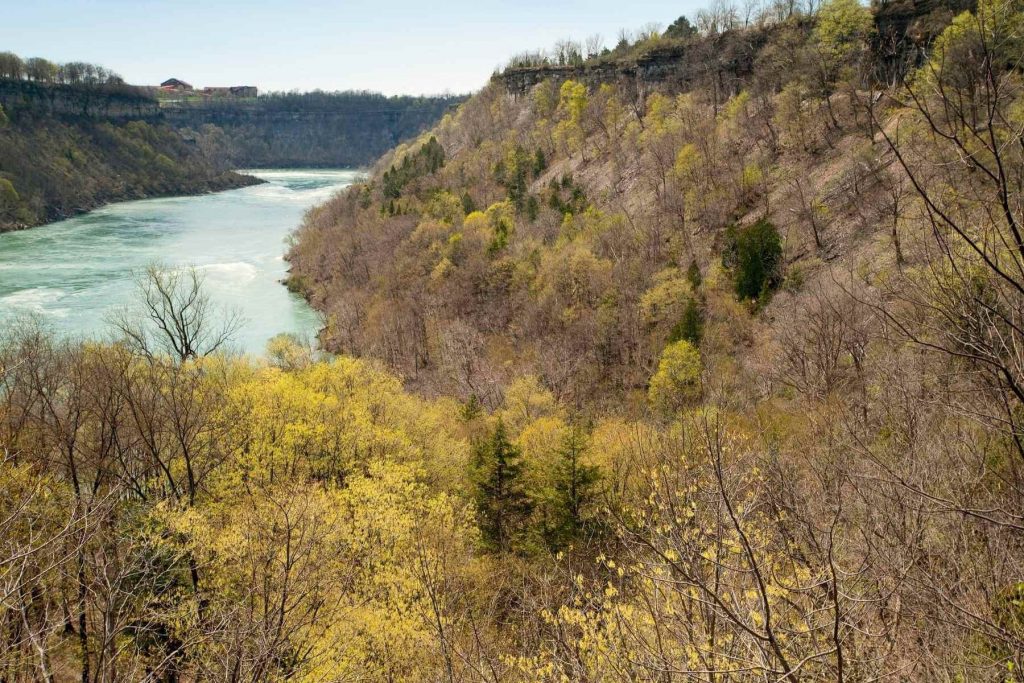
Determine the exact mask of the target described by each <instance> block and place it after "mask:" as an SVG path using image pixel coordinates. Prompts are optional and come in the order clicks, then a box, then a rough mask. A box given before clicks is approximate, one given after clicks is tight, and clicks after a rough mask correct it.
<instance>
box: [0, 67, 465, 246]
mask: <svg viewBox="0 0 1024 683" xmlns="http://www.w3.org/2000/svg"><path fill="white" fill-rule="evenodd" d="M463 99H464V98H461V97H429V98H427V97H424V98H421V97H385V96H383V95H376V94H372V93H307V94H301V95H300V94H291V93H289V94H280V95H269V96H264V97H260V98H259V99H258V100H230V99H226V100H221V101H217V102H210V103H198V104H168V103H164V106H161V103H160V102H159V101H158V100H157V99H156V98H155V97H153V95H152V92H151V91H150V89H148V88H139V87H133V86H127V85H119V84H118V85H93V86H86V85H65V84H56V83H40V82H34V81H27V80H11V79H0V231H2V230H11V229H17V228H24V227H31V226H34V225H39V224H41V223H45V222H49V221H54V220H60V219H62V218H67V217H69V216H72V215H75V214H78V213H82V212H84V211H88V210H91V209H94V208H97V207H99V206H102V205H103V204H107V203H110V202H115V201H122V200H128V199H141V198H146V197H155V196H165V195H180V194H198V193H204V192H212V191H218V190H224V189H230V188H233V187H239V186H243V185H247V184H251V183H254V182H258V181H256V179H254V178H251V177H248V176H243V175H240V174H238V173H234V172H233V170H232V169H235V168H261V167H262V168H269V167H304V166H305V167H355V166H365V165H369V164H370V163H372V162H373V161H375V160H376V159H377V158H378V157H379V156H380V155H381V154H383V153H384V152H386V151H387V150H388V149H390V148H392V147H394V146H395V145H396V144H398V143H399V142H401V141H402V140H405V139H407V138H410V137H414V136H415V135H417V134H419V133H420V132H421V131H423V130H425V129H426V128H428V127H430V126H431V125H433V124H434V123H435V122H436V121H437V120H438V119H439V118H440V117H441V116H442V115H443V114H444V113H445V112H446V111H447V110H448V109H449V108H450V107H454V106H456V105H457V104H458V103H459V102H461V101H462V100H463Z"/></svg>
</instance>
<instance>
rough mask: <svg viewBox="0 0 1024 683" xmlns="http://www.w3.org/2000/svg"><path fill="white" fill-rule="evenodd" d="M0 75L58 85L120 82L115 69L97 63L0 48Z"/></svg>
mask: <svg viewBox="0 0 1024 683" xmlns="http://www.w3.org/2000/svg"><path fill="white" fill-rule="evenodd" d="M0 78H7V79H11V80H16V81H36V82H38V83H53V84H58V85H86V86H97V87H98V86H123V85H125V81H124V79H123V78H121V76H120V75H119V74H117V73H114V72H113V71H111V70H110V69H107V68H106V67H102V66H99V65H98V64H89V63H88V62H67V63H65V64H60V63H57V62H51V61H50V60H48V59H43V58H42V57H30V58H28V59H24V58H22V57H19V56H18V55H16V54H14V53H13V52H0Z"/></svg>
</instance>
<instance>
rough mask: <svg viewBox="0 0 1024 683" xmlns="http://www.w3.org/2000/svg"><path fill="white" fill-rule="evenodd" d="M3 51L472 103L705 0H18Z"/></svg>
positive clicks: (225, 79) (11, 3)
mask: <svg viewBox="0 0 1024 683" xmlns="http://www.w3.org/2000/svg"><path fill="white" fill-rule="evenodd" d="M4 4H5V5H6V6H5V7H4V10H3V13H2V16H3V19H2V21H0V51H3V50H11V51H13V52H16V53H18V54H20V55H22V56H23V57H35V56H38V57H46V58H49V59H52V60H55V61H61V62H64V61H75V60H80V61H87V62H95V63H98V64H102V65H103V66H106V67H108V68H110V69H113V70H114V71H116V72H118V73H120V74H121V75H123V76H124V77H125V78H126V79H127V80H128V81H129V82H131V83H139V84H152V83H158V82H160V81H162V80H164V79H165V78H168V77H171V76H175V77H178V78H181V79H184V80H187V81H189V82H190V83H192V84H193V85H196V86H206V85H236V84H237V85H242V84H245V85H249V84H251V85H257V86H259V87H260V88H261V89H265V90H266V89H270V90H289V89H299V90H310V89H313V88H322V89H325V90H344V89H369V90H378V91H382V92H386V93H411V94H420V93H439V92H444V91H451V92H466V91H470V90H475V89H477V88H479V87H480V86H482V85H483V84H484V83H485V82H486V80H487V78H488V77H489V76H490V74H491V71H492V70H493V69H494V67H495V66H497V65H499V64H501V63H502V62H504V61H505V60H506V59H507V58H508V57H510V56H511V55H512V54H514V53H516V52H520V51H522V50H524V49H534V48H539V47H548V46H550V45H551V44H552V43H554V42H555V41H556V40H558V39H560V38H565V37H572V38H576V39H579V40H582V39H584V38H586V37H587V36H588V35H591V34H595V33H599V34H601V35H602V36H604V38H605V40H606V42H608V43H614V41H615V38H616V35H617V33H618V31H619V29H620V28H626V29H637V28H639V27H641V26H643V25H644V24H647V23H650V22H658V23H660V24H662V25H663V26H666V25H668V24H669V23H671V22H672V21H673V20H674V19H675V18H676V17H678V16H679V15H680V14H687V15H690V16H692V13H693V11H694V10H695V9H696V8H698V7H700V6H702V4H703V0H683V1H682V2H679V1H676V2H669V1H667V0H590V1H586V0H563V1H561V2H557V1H552V0H518V1H515V2H513V1H509V0H475V1H474V0H454V1H451V2H430V1H422V0H421V1H418V2H417V1H412V0H392V1H391V2H383V1H381V0H376V1H373V0H334V1H331V0H296V1H292V2H289V1H288V0H273V1H270V0H177V1H174V2H172V1H170V0H7V1H6V2H5V3H4Z"/></svg>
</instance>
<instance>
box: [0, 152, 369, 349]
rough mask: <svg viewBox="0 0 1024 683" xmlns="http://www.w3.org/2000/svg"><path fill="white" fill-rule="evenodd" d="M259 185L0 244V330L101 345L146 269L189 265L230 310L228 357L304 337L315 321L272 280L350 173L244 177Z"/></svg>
mask: <svg viewBox="0 0 1024 683" xmlns="http://www.w3.org/2000/svg"><path fill="white" fill-rule="evenodd" d="M244 172H245V173H251V174H253V175H256V176H259V177H260V178H263V179H264V180H266V181H267V183H265V184H263V185H255V186H252V187H246V188H242V189H239V190H230V191H227V192H220V193H217V194H211V195H203V196H199V197H175V198H168V199H147V200H143V201H135V202H123V203H120V204H112V205H110V206H106V207H104V208H102V209H98V210H96V211H93V212H92V213H89V214H85V215H82V216H78V217H75V218H71V219H69V220H66V221H61V222H59V223H53V224H50V225H46V226H42V227H39V228H32V229H31V230H23V231H19V232H12V233H5V234H0V326H4V325H7V324H10V322H11V321H13V320H14V319H16V318H17V317H18V316H22V315H24V314H26V313H30V314H37V315H39V316H40V317H41V318H42V319H43V320H44V321H46V322H47V323H48V324H49V325H50V326H51V327H53V328H54V329H55V330H56V331H57V332H59V333H63V334H66V335H70V336H75V337H85V336H97V335H103V334H104V333H105V332H106V330H107V325H106V322H105V316H106V315H107V314H108V313H109V312H110V311H111V310H113V309H115V308H118V307H120V306H124V305H126V304H128V303H130V302H131V301H132V297H133V296H134V281H133V279H132V277H133V276H132V274H133V272H134V271H138V270H139V269H141V268H144V267H145V266H146V265H147V264H148V263H151V262H153V261H162V262H164V263H167V264H169V265H172V266H185V265H195V266H197V267H199V268H200V269H201V270H202V271H203V273H204V275H205V278H206V283H207V288H208V291H209V293H210V296H211V298H212V299H213V300H214V301H215V302H216V303H217V304H218V305H222V306H229V307H233V308H237V309H240V310H241V312H242V315H243V316H244V317H245V320H246V323H245V326H244V327H243V329H242V330H241V331H240V332H239V333H238V334H237V335H236V338H235V347H236V348H237V349H238V350H242V351H248V352H251V353H261V352H262V351H263V349H264V346H265V344H266V342H267V340H268V339H269V338H270V337H273V336H274V335H275V334H278V333H280V332H294V333H299V334H307V335H312V334H313V333H314V332H315V331H316V328H317V326H318V320H317V317H316V314H315V313H314V312H313V311H312V310H311V309H310V308H309V307H308V306H307V305H306V304H305V302H304V301H302V300H301V299H300V298H299V297H297V296H295V295H293V294H290V293H289V292H288V291H287V290H286V289H285V288H284V287H283V286H282V285H281V284H280V280H281V279H282V278H283V277H284V276H285V274H286V272H287V263H285V262H284V260H283V256H284V252H285V249H286V246H285V239H286V237H287V236H288V234H289V233H290V232H291V231H292V230H294V229H295V228H296V227H297V226H298V225H299V222H300V221H301V220H302V215H303V213H304V212H305V211H306V210H307V209H309V208H310V207H312V206H314V205H315V204H318V203H320V202H322V201H324V200H325V199H327V198H328V197H329V196H330V195H331V194H332V193H334V192H335V191H337V190H339V189H341V188H343V187H345V186H346V185H349V184H351V183H352V182H353V180H355V179H356V178H357V176H358V173H357V172H355V171H327V170H259V171H244Z"/></svg>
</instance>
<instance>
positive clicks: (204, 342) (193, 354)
mask: <svg viewBox="0 0 1024 683" xmlns="http://www.w3.org/2000/svg"><path fill="white" fill-rule="evenodd" d="M137 284H138V289H139V300H140V304H141V311H139V312H135V311H132V310H123V311H121V312H119V313H117V314H115V315H114V316H113V317H112V318H111V321H110V322H111V324H112V325H113V326H114V328H115V329H116V330H117V331H118V332H120V333H121V335H122V336H123V339H124V341H125V343H127V344H128V345H129V346H131V347H132V348H134V349H136V350H137V351H139V352H140V353H142V354H144V355H145V356H147V357H150V358H151V357H153V356H154V355H157V354H161V353H163V354H167V355H170V356H172V357H173V358H176V359H177V360H179V361H182V362H184V361H186V360H189V359H194V358H199V357H202V356H206V355H209V354H211V353H214V352H216V351H218V350H220V349H223V348H224V347H225V345H227V344H228V343H229V342H230V341H231V340H232V338H233V337H234V335H235V333H237V332H238V330H239V329H240V328H241V327H242V325H243V324H244V323H245V320H244V319H243V317H242V315H241V314H240V313H239V312H238V311H237V310H233V309H229V308H218V307H216V306H214V305H213V303H212V302H211V300H210V297H209V295H208V294H207V293H206V291H205V290H204V289H203V275H202V273H201V272H200V271H199V270H198V269H197V268H195V267H189V268H185V269H172V268H169V267H167V266H164V265H161V264H151V265H150V266H148V267H147V268H146V270H145V271H144V272H143V273H141V274H140V275H139V276H138V277H137Z"/></svg>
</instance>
